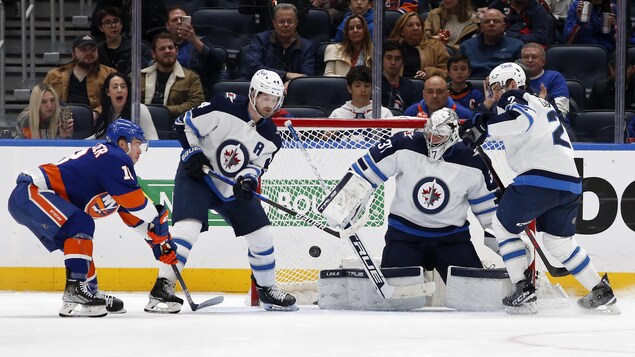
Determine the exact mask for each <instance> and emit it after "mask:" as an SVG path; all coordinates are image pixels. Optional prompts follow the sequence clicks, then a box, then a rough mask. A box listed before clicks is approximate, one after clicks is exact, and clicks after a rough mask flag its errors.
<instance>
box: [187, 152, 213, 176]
mask: <svg viewBox="0 0 635 357" xmlns="http://www.w3.org/2000/svg"><path fill="white" fill-rule="evenodd" d="M181 162H183V169H184V170H185V173H186V174H187V176H189V177H191V178H193V179H195V180H196V179H202V178H203V175H205V173H204V172H203V166H208V167H212V163H211V162H210V161H209V159H208V158H207V156H206V155H205V153H203V150H202V149H201V148H200V147H198V146H193V147H191V148H189V149H185V150H183V151H182V152H181Z"/></svg>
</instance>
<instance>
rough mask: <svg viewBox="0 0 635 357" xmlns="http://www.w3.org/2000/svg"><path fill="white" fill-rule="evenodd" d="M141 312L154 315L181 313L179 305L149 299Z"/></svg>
mask: <svg viewBox="0 0 635 357" xmlns="http://www.w3.org/2000/svg"><path fill="white" fill-rule="evenodd" d="M143 311H145V312H149V313H155V314H178V313H179V311H181V304H179V303H177V302H161V301H159V300H157V299H150V301H149V302H148V303H147V304H146V307H145V308H144V309H143Z"/></svg>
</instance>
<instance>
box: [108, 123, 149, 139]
mask: <svg viewBox="0 0 635 357" xmlns="http://www.w3.org/2000/svg"><path fill="white" fill-rule="evenodd" d="M122 136H123V137H125V138H126V141H127V142H131V141H132V139H138V140H141V141H142V142H143V141H145V137H144V134H143V129H141V127H139V126H138V125H137V124H135V123H133V122H131V121H130V120H128V119H117V120H115V121H113V122H112V123H110V125H108V130H107V131H106V142H109V143H115V144H116V143H117V141H118V140H119V138H121V137H122Z"/></svg>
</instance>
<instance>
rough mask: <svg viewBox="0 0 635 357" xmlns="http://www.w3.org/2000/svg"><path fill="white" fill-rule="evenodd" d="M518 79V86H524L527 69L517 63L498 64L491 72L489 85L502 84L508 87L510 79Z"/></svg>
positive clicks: (503, 86)
mask: <svg viewBox="0 0 635 357" xmlns="http://www.w3.org/2000/svg"><path fill="white" fill-rule="evenodd" d="M512 79H513V80H514V81H516V84H517V85H518V87H524V86H525V84H526V82H527V77H526V76H525V71H524V70H523V69H522V68H521V67H520V66H519V65H517V64H516V63H513V62H507V63H502V64H499V65H498V66H496V68H494V69H493V70H492V71H491V72H490V73H489V80H488V81H489V85H490V86H493V85H494V84H497V83H498V84H500V85H501V87H502V88H506V87H507V83H508V82H509V81H510V80H512Z"/></svg>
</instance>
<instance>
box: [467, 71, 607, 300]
mask: <svg viewBox="0 0 635 357" xmlns="http://www.w3.org/2000/svg"><path fill="white" fill-rule="evenodd" d="M525 80H526V78H525V72H524V71H523V70H522V69H521V68H520V67H519V66H518V65H517V64H515V63H503V64H501V65H499V66H497V67H496V68H494V69H493V70H492V72H491V73H490V75H489V83H490V85H491V86H494V85H500V86H501V87H502V88H503V94H502V95H501V97H500V99H499V100H498V102H497V104H496V106H497V107H496V109H497V113H496V114H489V113H488V114H482V115H476V116H475V117H474V119H473V121H472V122H470V123H468V124H467V130H466V132H465V134H464V135H463V138H464V141H465V142H466V143H468V144H469V145H470V146H476V145H480V144H481V143H483V141H484V140H485V137H486V136H487V134H488V133H489V135H492V136H496V137H500V138H501V139H502V140H503V143H504V145H505V151H506V156H507V163H508V164H509V166H510V168H511V169H512V170H513V171H514V172H516V173H518V175H517V177H516V178H515V179H514V181H513V183H512V184H511V185H510V186H509V187H508V188H507V189H506V190H505V192H504V193H503V196H502V198H501V201H500V202H499V206H498V210H497V211H496V216H495V217H494V219H493V223H492V225H493V227H494V234H495V236H496V239H497V240H498V244H499V246H500V254H501V256H502V257H503V262H504V263H505V267H506V268H507V271H508V272H509V276H510V278H511V280H512V282H513V283H514V284H515V291H514V292H513V293H512V294H511V295H509V296H507V297H505V298H504V299H503V305H505V307H506V310H507V311H508V312H510V313H535V312H537V304H536V300H537V299H536V293H535V287H534V284H533V282H532V279H531V278H530V274H529V271H528V269H527V268H528V261H527V257H526V256H527V251H526V249H525V244H524V243H523V242H522V240H521V239H520V237H519V235H520V233H521V232H522V231H523V230H524V229H525V227H526V226H527V225H528V224H529V223H530V222H532V220H533V219H536V221H537V227H538V230H539V231H542V232H543V234H544V235H543V239H542V242H543V244H544V247H545V249H546V250H547V251H549V252H550V253H551V255H553V256H554V257H555V258H557V259H558V260H560V262H562V264H563V265H564V266H565V268H567V270H569V272H571V274H572V275H573V276H574V277H575V278H576V279H577V280H578V281H579V282H580V283H581V284H582V285H583V286H584V287H585V288H587V289H589V290H590V292H589V294H587V295H586V296H584V297H583V298H581V299H579V300H578V304H579V305H580V306H581V307H583V308H585V309H601V310H611V311H613V312H616V311H619V310H618V309H617V306H615V305H614V304H615V303H616V301H617V300H616V298H615V295H614V294H613V290H612V289H611V286H610V285H609V280H608V276H607V275H606V274H605V275H604V276H602V277H601V276H600V275H599V274H598V273H597V271H596V270H595V268H594V267H593V264H592V263H591V260H590V258H589V255H588V254H587V253H586V251H585V250H584V249H583V248H582V247H580V246H579V245H578V243H577V242H576V241H575V239H574V238H573V235H574V234H575V228H576V216H577V212H578V204H579V202H580V197H581V193H582V179H581V178H580V175H579V174H578V171H577V169H576V166H575V163H574V159H573V157H574V156H573V146H572V145H571V141H570V140H569V136H568V135H567V133H566V131H565V130H564V128H563V127H562V125H561V124H560V122H559V121H558V117H557V114H556V111H555V109H554V108H553V106H551V104H549V103H548V102H547V101H545V100H543V99H540V98H538V97H536V96H534V95H531V94H529V93H527V92H526V91H525V90H524V89H523V88H524V86H525Z"/></svg>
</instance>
